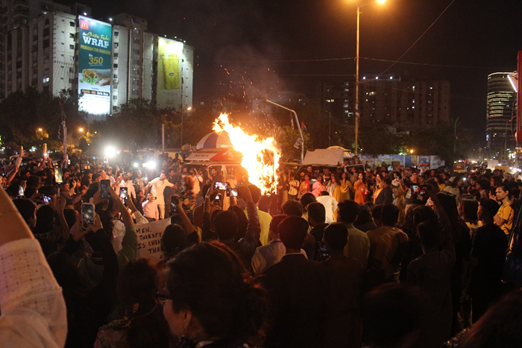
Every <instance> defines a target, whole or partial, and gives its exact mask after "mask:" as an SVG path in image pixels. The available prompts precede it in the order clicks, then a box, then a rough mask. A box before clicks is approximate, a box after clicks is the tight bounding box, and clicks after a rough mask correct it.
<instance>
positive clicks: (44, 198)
mask: <svg viewBox="0 0 522 348" xmlns="http://www.w3.org/2000/svg"><path fill="white" fill-rule="evenodd" d="M42 199H43V201H44V203H49V202H51V200H52V198H51V197H49V196H43V198H42Z"/></svg>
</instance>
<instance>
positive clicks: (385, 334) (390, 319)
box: [361, 284, 426, 347]
mask: <svg viewBox="0 0 522 348" xmlns="http://www.w3.org/2000/svg"><path fill="white" fill-rule="evenodd" d="M424 303H425V299H424V298H423V297H422V296H421V295H420V293H419V291H417V290H415V289H413V288H410V287H407V286H404V285H400V284H385V285H382V286H380V287H378V288H376V289H375V290H373V291H371V292H370V293H368V294H367V295H366V296H365V298H364V299H363V302H362V313H361V320H362V327H363V336H362V342H363V346H373V347H400V346H401V347H402V344H401V343H402V342H403V341H404V340H406V339H407V338H408V335H410V334H415V332H418V331H421V330H422V329H423V318H424V317H425V315H426V313H425V305H424Z"/></svg>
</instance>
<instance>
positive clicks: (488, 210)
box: [480, 198, 500, 219]
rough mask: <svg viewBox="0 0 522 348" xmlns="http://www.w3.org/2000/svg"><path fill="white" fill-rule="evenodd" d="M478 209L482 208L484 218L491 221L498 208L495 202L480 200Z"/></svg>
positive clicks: (487, 199)
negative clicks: (486, 217)
mask: <svg viewBox="0 0 522 348" xmlns="http://www.w3.org/2000/svg"><path fill="white" fill-rule="evenodd" d="M480 207H481V208H482V214H486V216H488V217H489V218H491V219H493V217H494V216H495V215H496V214H497V212H498V209H499V208H500V207H499V205H498V203H497V202H495V201H494V200H492V199H489V198H482V199H481V200H480Z"/></svg>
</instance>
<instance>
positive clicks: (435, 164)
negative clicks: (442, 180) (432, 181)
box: [430, 156, 446, 169]
mask: <svg viewBox="0 0 522 348" xmlns="http://www.w3.org/2000/svg"><path fill="white" fill-rule="evenodd" d="M445 164H446V162H445V161H444V160H443V159H442V158H440V157H439V156H430V165H431V166H430V168H431V169H437V168H439V167H443V166H444V165H445Z"/></svg>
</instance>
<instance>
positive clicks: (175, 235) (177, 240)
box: [161, 224, 187, 260]
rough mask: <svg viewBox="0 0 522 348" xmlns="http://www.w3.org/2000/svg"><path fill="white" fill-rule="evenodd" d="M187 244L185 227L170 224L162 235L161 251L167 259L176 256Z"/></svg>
mask: <svg viewBox="0 0 522 348" xmlns="http://www.w3.org/2000/svg"><path fill="white" fill-rule="evenodd" d="M186 246H187V234H186V233H185V229H184V228H183V227H181V226H180V225H178V224H172V225H168V226H167V227H166V228H165V231H164V232H163V236H161V251H163V255H164V258H165V260H169V259H171V258H173V257H174V256H176V254H177V253H179V252H180V251H181V250H183V249H185V247H186Z"/></svg>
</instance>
